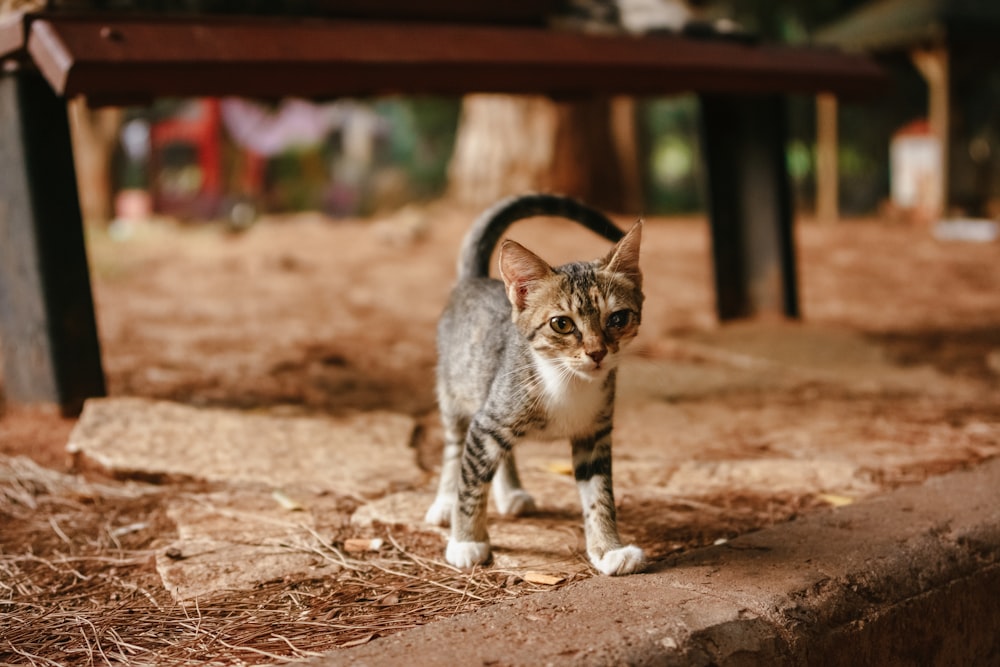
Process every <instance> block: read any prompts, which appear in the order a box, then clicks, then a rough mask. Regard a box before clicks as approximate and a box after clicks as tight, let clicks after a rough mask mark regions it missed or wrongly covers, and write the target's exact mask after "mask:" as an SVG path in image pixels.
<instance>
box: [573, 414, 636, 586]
mask: <svg viewBox="0 0 1000 667" xmlns="http://www.w3.org/2000/svg"><path fill="white" fill-rule="evenodd" d="M573 474H574V476H575V477H576V484H577V488H578V490H579V492H580V504H581V505H582V506H583V526H584V532H585V533H586V537H587V555H588V556H589V557H590V562H591V563H592V564H593V566H594V567H595V568H597V569H598V571H600V572H601V573H602V574H607V575H613V576H614V575H622V574H633V573H635V572H639V571H640V570H641V569H642V568H643V567H644V566H645V564H646V559H645V556H644V555H643V553H642V549H640V548H639V547H637V546H635V545H631V544H630V545H628V546H622V543H621V538H619V537H618V524H617V517H616V515H615V497H614V490H613V488H612V482H611V425H610V424H608V425H606V426H605V427H603V428H599V429H598V430H597V432H596V433H594V434H593V435H591V436H588V437H584V438H575V439H574V440H573Z"/></svg>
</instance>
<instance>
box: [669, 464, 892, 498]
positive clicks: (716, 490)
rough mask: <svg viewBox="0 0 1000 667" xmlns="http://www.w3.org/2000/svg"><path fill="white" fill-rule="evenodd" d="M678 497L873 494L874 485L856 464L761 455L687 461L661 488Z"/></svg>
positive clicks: (875, 488)
mask: <svg viewBox="0 0 1000 667" xmlns="http://www.w3.org/2000/svg"><path fill="white" fill-rule="evenodd" d="M663 490H664V491H665V492H666V493H668V494H673V495H677V496H706V495H707V496H710V495H724V494H729V493H734V492H750V493H759V494H762V495H768V494H774V493H789V494H799V495H809V494H815V493H840V494H849V495H852V496H858V495H867V494H870V493H874V492H875V491H876V490H877V487H876V486H875V485H873V484H872V483H871V482H870V481H869V480H868V479H866V477H865V473H864V472H863V471H862V470H861V469H859V468H858V466H856V465H854V464H851V463H849V462H847V461H836V460H810V461H801V460H796V459H779V458H772V457H768V458H760V459H733V460H728V461H686V462H684V463H682V464H681V465H680V466H678V468H677V470H676V472H674V474H673V476H672V477H671V478H670V481H669V482H668V483H667V485H666V487H664V489H663Z"/></svg>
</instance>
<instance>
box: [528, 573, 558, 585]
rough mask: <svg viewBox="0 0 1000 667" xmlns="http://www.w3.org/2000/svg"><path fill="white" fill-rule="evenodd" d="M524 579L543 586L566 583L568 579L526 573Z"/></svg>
mask: <svg viewBox="0 0 1000 667" xmlns="http://www.w3.org/2000/svg"><path fill="white" fill-rule="evenodd" d="M523 579H524V580H525V581H527V582H530V583H532V584H542V585H543V586H555V585H556V584H561V583H562V582H564V581H566V577H560V576H557V575H554V574H546V573H544V572H525V573H524V577H523Z"/></svg>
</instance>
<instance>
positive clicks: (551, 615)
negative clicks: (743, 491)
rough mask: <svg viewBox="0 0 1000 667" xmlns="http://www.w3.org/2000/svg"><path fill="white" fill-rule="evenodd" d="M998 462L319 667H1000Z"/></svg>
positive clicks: (498, 608)
mask: <svg viewBox="0 0 1000 667" xmlns="http://www.w3.org/2000/svg"><path fill="white" fill-rule="evenodd" d="M998 594H1000V460H993V461H990V462H987V463H984V464H982V465H980V466H979V467H977V468H975V469H973V470H970V471H962V472H956V473H950V474H948V475H944V476H941V477H937V478H932V479H930V480H929V481H927V482H925V483H924V484H922V485H919V486H914V487H906V488H903V489H900V490H897V491H894V492H892V493H889V494H886V495H883V496H879V497H876V498H872V499H869V500H866V501H863V502H859V503H856V504H853V505H850V506H847V507H842V508H838V509H831V510H829V511H826V512H822V513H815V514H811V515H809V516H807V517H805V518H803V519H801V520H798V521H794V522H790V523H786V524H782V525H779V526H776V527H773V528H770V529H766V530H761V531H759V532H756V533H752V534H748V535H744V536H742V537H739V538H737V539H734V540H731V541H730V542H727V543H726V544H723V545H720V546H716V547H710V548H706V549H701V550H697V551H694V552H690V553H687V554H684V555H681V556H678V557H675V558H673V559H670V560H668V561H666V562H663V563H660V564H657V566H655V567H654V568H652V570H651V571H649V572H647V573H645V574H640V575H635V576H631V577H624V578H608V577H595V578H591V579H587V580H584V581H581V582H578V583H574V584H571V585H569V586H566V587H565V588H562V589H559V590H556V591H551V592H547V593H540V594H536V595H533V596H530V597H527V598H520V599H516V600H512V601H509V602H506V603H501V604H497V605H494V606H492V607H487V608H483V609H480V610H478V611H477V612H474V613H470V614H465V615H461V616H457V617H452V618H449V619H445V620H442V621H440V622H437V623H431V624H429V625H426V626H423V627H420V628H416V629H414V630H411V631H407V632H402V633H399V634H396V635H392V636H390V637H387V638H384V639H380V640H378V641H375V642H372V643H370V644H368V645H365V646H361V647H356V648H351V649H345V650H342V651H337V652H334V653H330V654H328V655H326V656H324V657H322V658H318V659H315V660H312V661H310V662H309V663H308V664H310V665H314V666H317V667H319V666H323V667H332V666H334V665H356V666H357V665H386V664H408V665H412V666H413V667H422V666H424V665H444V664H477V665H478V664H503V665H508V666H510V665H539V664H546V665H608V664H630V665H654V664H655V665H710V664H716V665H804V664H808V665H815V666H818V667H823V666H824V665H856V664H928V665H938V664H940V665H944V664H968V665H979V664H982V665H986V664H997V663H998V661H1000V612H998V610H997V606H996V600H997V599H998Z"/></svg>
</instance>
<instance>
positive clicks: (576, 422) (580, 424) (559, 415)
mask: <svg viewBox="0 0 1000 667" xmlns="http://www.w3.org/2000/svg"><path fill="white" fill-rule="evenodd" d="M538 370H539V374H540V375H541V387H542V392H543V396H542V404H543V405H544V406H545V409H546V414H547V416H548V421H547V423H546V425H545V427H544V428H542V429H539V430H538V431H537V432H535V433H532V435H534V436H536V437H539V438H545V439H554V438H570V437H572V436H574V435H578V434H580V435H585V434H589V433H590V432H591V431H592V430H593V426H594V421H595V419H596V417H597V415H598V414H599V413H601V412H602V411H604V409H605V407H606V403H607V392H606V391H605V388H604V385H605V380H606V379H607V375H606V374H601V375H599V376H595V377H592V378H582V377H579V376H576V375H573V374H567V373H565V372H562V371H560V369H558V368H557V367H554V366H553V365H551V363H545V362H542V363H539V364H538Z"/></svg>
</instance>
